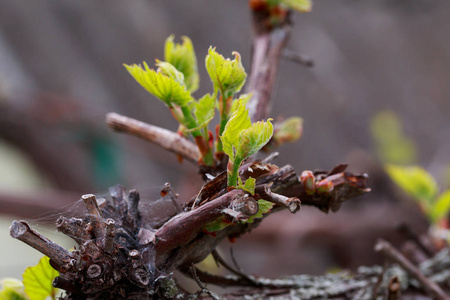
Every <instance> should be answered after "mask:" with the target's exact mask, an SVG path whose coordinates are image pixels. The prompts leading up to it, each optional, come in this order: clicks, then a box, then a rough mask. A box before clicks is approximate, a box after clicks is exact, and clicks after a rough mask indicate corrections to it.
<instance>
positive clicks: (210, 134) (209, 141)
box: [208, 130, 214, 149]
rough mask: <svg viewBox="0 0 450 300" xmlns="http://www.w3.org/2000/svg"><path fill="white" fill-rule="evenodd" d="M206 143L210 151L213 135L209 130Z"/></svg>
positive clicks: (212, 145) (212, 144)
mask: <svg viewBox="0 0 450 300" xmlns="http://www.w3.org/2000/svg"><path fill="white" fill-rule="evenodd" d="M208 143H209V149H212V148H213V147H214V135H213V133H212V131H211V130H209V131H208Z"/></svg>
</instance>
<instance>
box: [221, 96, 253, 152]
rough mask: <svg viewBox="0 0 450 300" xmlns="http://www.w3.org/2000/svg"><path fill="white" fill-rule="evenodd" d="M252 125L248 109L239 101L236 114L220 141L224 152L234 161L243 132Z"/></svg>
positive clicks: (228, 123)
mask: <svg viewBox="0 0 450 300" xmlns="http://www.w3.org/2000/svg"><path fill="white" fill-rule="evenodd" d="M251 126H252V123H251V121H250V116H249V115H248V109H246V108H245V106H244V105H243V104H242V103H241V101H239V103H238V104H237V108H236V110H235V112H234V113H233V114H232V115H231V118H230V120H228V122H227V125H226V126H225V129H224V131H223V133H222V136H221V137H220V139H221V140H222V144H223V151H224V152H225V153H226V154H227V155H228V156H229V157H230V160H231V161H234V158H235V150H237V149H238V148H239V140H240V135H241V132H242V131H243V130H245V129H247V128H250V127H251Z"/></svg>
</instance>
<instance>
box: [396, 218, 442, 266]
mask: <svg viewBox="0 0 450 300" xmlns="http://www.w3.org/2000/svg"><path fill="white" fill-rule="evenodd" d="M396 229H397V230H398V231H399V232H400V233H401V234H403V235H405V237H406V238H408V239H409V240H412V241H413V242H414V243H416V244H417V246H419V248H420V249H421V250H422V251H423V252H424V253H425V255H426V256H427V257H428V258H430V257H433V256H434V255H435V254H436V253H433V252H434V251H433V250H431V249H430V248H429V247H427V246H426V245H425V244H424V243H423V242H422V241H421V240H420V237H419V236H418V235H417V233H415V232H414V231H413V230H412V229H411V227H410V226H409V225H408V224H406V223H400V224H399V225H398V226H397V228H396Z"/></svg>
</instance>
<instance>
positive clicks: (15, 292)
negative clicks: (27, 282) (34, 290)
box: [0, 278, 28, 300]
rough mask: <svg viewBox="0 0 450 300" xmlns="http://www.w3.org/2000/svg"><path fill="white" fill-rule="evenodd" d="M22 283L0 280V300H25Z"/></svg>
mask: <svg viewBox="0 0 450 300" xmlns="http://www.w3.org/2000/svg"><path fill="white" fill-rule="evenodd" d="M27 299H28V297H27V295H26V294H25V291H24V287H23V283H22V281H20V280H18V279H15V278H3V279H1V280H0V300H27Z"/></svg>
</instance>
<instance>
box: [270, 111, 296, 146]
mask: <svg viewBox="0 0 450 300" xmlns="http://www.w3.org/2000/svg"><path fill="white" fill-rule="evenodd" d="M302 134H303V119H302V118H299V117H292V118H289V119H287V120H285V121H284V122H282V123H279V124H276V126H275V132H274V134H273V138H274V140H275V142H276V143H277V144H278V145H281V144H284V143H292V142H295V141H297V140H298V139H300V138H301V137H302Z"/></svg>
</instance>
